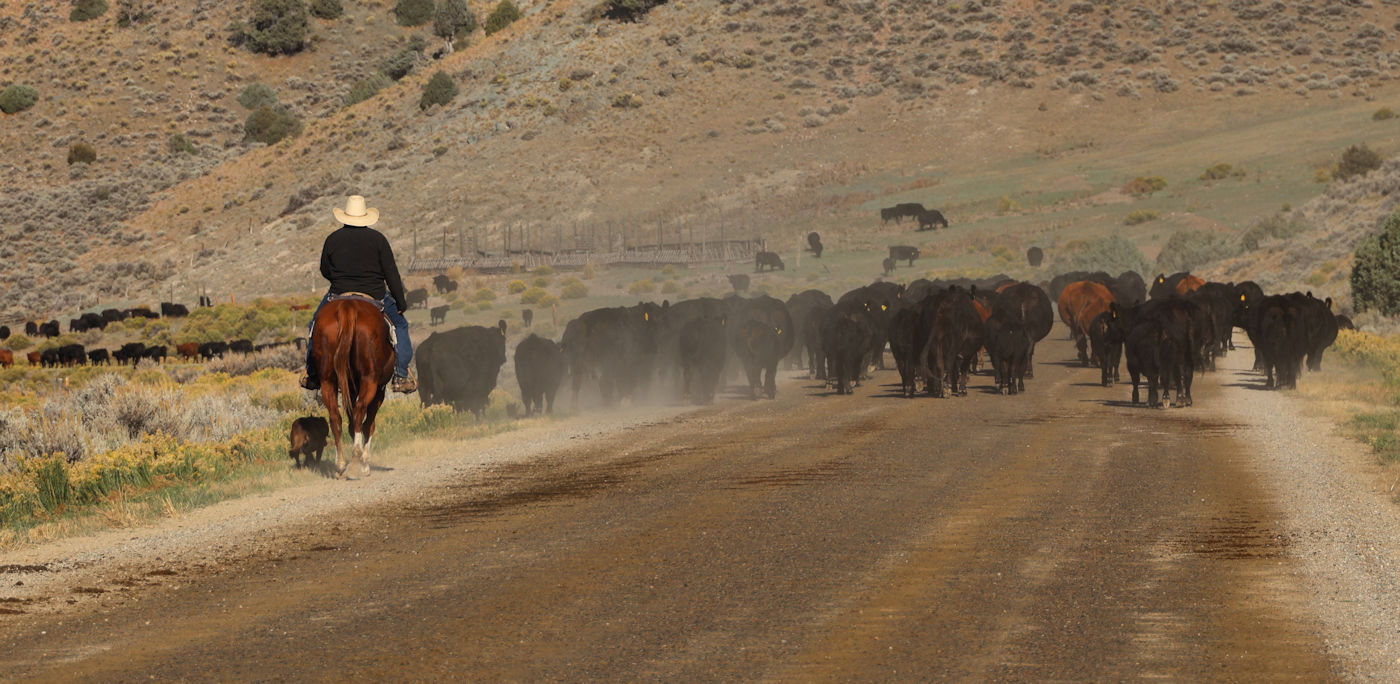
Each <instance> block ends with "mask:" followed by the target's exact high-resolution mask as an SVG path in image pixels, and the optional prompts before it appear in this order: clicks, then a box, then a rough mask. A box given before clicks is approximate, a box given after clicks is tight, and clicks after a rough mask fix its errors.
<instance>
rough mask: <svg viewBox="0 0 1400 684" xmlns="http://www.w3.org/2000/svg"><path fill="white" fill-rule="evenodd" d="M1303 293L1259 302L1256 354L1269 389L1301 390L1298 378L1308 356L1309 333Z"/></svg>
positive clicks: (1305, 299) (1272, 296)
mask: <svg viewBox="0 0 1400 684" xmlns="http://www.w3.org/2000/svg"><path fill="white" fill-rule="evenodd" d="M1306 301H1307V298H1306V297H1305V296H1304V295H1302V294H1301V293H1297V292H1294V293H1293V294H1289V295H1271V296H1268V297H1265V298H1264V299H1263V300H1262V301H1260V302H1259V306H1258V311H1257V313H1256V314H1255V315H1256V316H1257V320H1256V322H1255V327H1256V333H1255V335H1256V337H1255V354H1256V357H1257V358H1258V360H1259V361H1260V362H1262V365H1263V368H1262V370H1263V371H1264V372H1265V374H1266V376H1267V377H1266V380H1265V384H1264V386H1265V387H1267V388H1269V389H1281V388H1289V389H1296V388H1297V387H1298V374H1299V373H1300V372H1301V371H1302V366H1303V360H1304V359H1305V358H1306V357H1307V354H1308V330H1307V324H1306V321H1305V314H1304V308H1305V307H1306V305H1307V304H1306Z"/></svg>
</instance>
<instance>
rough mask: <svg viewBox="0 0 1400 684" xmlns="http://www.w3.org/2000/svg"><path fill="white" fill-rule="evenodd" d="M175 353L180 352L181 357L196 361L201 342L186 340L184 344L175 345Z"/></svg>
mask: <svg viewBox="0 0 1400 684" xmlns="http://www.w3.org/2000/svg"><path fill="white" fill-rule="evenodd" d="M175 353H177V354H179V355H180V358H182V359H185V360H186V361H194V360H195V359H197V358H199V343H198V342H184V343H182V344H177V345H175Z"/></svg>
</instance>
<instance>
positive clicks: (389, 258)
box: [321, 226, 408, 311]
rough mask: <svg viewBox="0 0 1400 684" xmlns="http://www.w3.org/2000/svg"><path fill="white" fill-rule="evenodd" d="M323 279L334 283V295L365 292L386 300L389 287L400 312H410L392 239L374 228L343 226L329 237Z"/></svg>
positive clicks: (322, 255)
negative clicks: (405, 299)
mask: <svg viewBox="0 0 1400 684" xmlns="http://www.w3.org/2000/svg"><path fill="white" fill-rule="evenodd" d="M321 275H322V276H324V277H325V279H326V280H329V281H331V287H330V292H331V294H343V293H345V292H363V293H365V294H367V295H369V296H371V297H374V298H376V299H383V298H384V293H385V285H386V284H387V285H388V292H389V294H391V295H393V296H394V303H395V304H397V305H398V307H399V311H404V310H406V309H408V302H406V301H404V296H403V280H402V279H400V278H399V267H398V265H397V264H395V263H394V250H393V248H391V247H390V246H389V239H388V238H386V237H384V234H383V233H381V232H379V231H377V230H375V229H373V228H368V227H363V226H341V227H340V228H338V229H336V230H335V232H333V233H331V234H330V235H327V236H326V243H325V244H324V245H323V246H322V247H321Z"/></svg>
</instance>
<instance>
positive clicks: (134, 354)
mask: <svg viewBox="0 0 1400 684" xmlns="http://www.w3.org/2000/svg"><path fill="white" fill-rule="evenodd" d="M145 353H146V345H145V344H142V343H140V342H128V343H126V344H123V345H122V346H121V347H120V348H119V349H117V350H116V351H114V352H112V358H113V359H115V360H116V362H117V363H119V364H126V363H130V364H132V365H136V362H137V361H140V360H141V356H142V355H143V354H145Z"/></svg>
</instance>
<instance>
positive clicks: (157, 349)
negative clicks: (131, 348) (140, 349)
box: [141, 344, 166, 363]
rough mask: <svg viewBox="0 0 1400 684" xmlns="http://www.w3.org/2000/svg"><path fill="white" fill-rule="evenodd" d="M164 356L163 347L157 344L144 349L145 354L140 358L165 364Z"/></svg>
mask: <svg viewBox="0 0 1400 684" xmlns="http://www.w3.org/2000/svg"><path fill="white" fill-rule="evenodd" d="M165 356H166V354H165V345H163V344H157V345H154V346H151V347H146V353H145V354H142V355H141V358H144V359H150V360H151V361H154V362H156V363H165Z"/></svg>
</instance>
